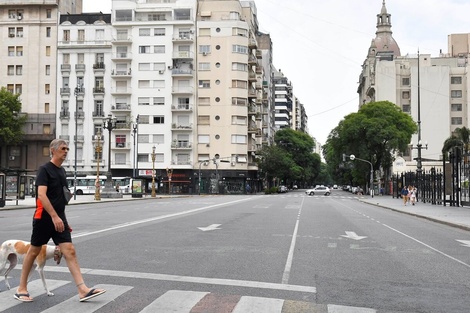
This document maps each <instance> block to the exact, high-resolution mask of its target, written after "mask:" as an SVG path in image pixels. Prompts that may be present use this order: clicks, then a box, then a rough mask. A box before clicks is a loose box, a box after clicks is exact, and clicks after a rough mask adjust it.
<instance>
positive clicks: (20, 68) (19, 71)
mask: <svg viewBox="0 0 470 313" xmlns="http://www.w3.org/2000/svg"><path fill="white" fill-rule="evenodd" d="M16 75H18V76H21V75H23V65H17V66H16Z"/></svg>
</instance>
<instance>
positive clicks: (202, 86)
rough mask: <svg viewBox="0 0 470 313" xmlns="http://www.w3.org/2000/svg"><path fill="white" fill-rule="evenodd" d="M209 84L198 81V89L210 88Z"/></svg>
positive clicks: (207, 81)
mask: <svg viewBox="0 0 470 313" xmlns="http://www.w3.org/2000/svg"><path fill="white" fill-rule="evenodd" d="M210 87H211V82H210V81H209V80H199V88H210Z"/></svg>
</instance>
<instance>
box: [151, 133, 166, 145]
mask: <svg viewBox="0 0 470 313" xmlns="http://www.w3.org/2000/svg"><path fill="white" fill-rule="evenodd" d="M153 142H154V143H157V144H162V143H165V135H163V134H155V135H153Z"/></svg>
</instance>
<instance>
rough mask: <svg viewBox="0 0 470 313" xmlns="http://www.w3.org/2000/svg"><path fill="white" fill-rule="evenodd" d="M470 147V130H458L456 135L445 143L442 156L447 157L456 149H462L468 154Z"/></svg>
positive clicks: (463, 128) (455, 132) (464, 128)
mask: <svg viewBox="0 0 470 313" xmlns="http://www.w3.org/2000/svg"><path fill="white" fill-rule="evenodd" d="M469 145H470V129H468V128H467V127H461V128H457V129H456V130H455V131H454V134H453V135H452V136H450V137H449V138H447V139H446V141H444V144H443V146H442V154H443V155H447V153H449V151H450V150H452V149H453V148H454V147H460V148H461V149H462V152H463V153H464V154H468V151H469Z"/></svg>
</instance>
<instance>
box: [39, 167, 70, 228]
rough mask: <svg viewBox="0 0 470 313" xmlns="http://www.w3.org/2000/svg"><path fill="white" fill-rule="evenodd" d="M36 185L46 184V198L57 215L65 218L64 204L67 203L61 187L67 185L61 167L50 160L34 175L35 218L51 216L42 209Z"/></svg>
mask: <svg viewBox="0 0 470 313" xmlns="http://www.w3.org/2000/svg"><path fill="white" fill-rule="evenodd" d="M38 186H47V193H46V195H47V198H49V201H50V202H51V204H52V207H53V208H54V210H55V211H56V212H57V215H59V217H60V218H61V219H63V220H65V205H66V204H67V202H66V200H65V196H64V191H63V187H64V186H67V179H66V175H65V170H64V168H63V167H57V166H55V165H54V163H52V162H47V163H46V164H44V165H42V166H40V167H39V170H38V173H37V176H36V211H35V212H34V218H35V219H42V218H49V219H50V218H51V217H50V215H49V213H47V212H46V210H45V209H44V207H43V205H42V203H41V200H39V199H38Z"/></svg>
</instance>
